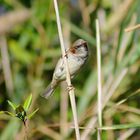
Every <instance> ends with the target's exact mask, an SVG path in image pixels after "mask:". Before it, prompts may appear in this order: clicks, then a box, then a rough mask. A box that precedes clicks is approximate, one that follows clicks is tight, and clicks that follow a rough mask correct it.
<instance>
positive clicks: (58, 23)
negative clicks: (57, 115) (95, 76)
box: [54, 0, 80, 140]
mask: <svg viewBox="0 0 140 140" xmlns="http://www.w3.org/2000/svg"><path fill="white" fill-rule="evenodd" d="M54 8H55V13H56V20H57V27H58V34H59V39H60V44H61V51H62V57H63V60H64V64H65V70H66V82H67V85H68V87H69V96H70V102H71V106H72V112H73V119H74V125H75V132H76V139H77V140H80V132H79V126H78V119H77V110H76V102H75V95H74V88H70V87H72V85H71V78H70V73H69V66H68V62H67V58H66V51H65V46H64V39H63V34H62V28H61V22H60V16H59V10H58V4H57V0H54Z"/></svg>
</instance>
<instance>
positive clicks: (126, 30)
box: [124, 24, 140, 32]
mask: <svg viewBox="0 0 140 140" xmlns="http://www.w3.org/2000/svg"><path fill="white" fill-rule="evenodd" d="M138 28H140V24H137V25H135V26H132V27H128V28H126V29H125V30H124V31H125V32H130V31H133V30H136V29H138Z"/></svg>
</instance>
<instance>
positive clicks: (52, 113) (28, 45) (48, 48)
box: [0, 0, 140, 140]
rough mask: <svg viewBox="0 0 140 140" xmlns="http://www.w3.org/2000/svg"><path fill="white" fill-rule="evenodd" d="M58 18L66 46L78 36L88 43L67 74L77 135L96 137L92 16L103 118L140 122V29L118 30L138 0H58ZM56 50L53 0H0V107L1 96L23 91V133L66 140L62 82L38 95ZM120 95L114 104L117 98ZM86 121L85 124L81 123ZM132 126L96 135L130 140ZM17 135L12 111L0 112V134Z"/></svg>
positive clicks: (18, 139) (36, 139)
mask: <svg viewBox="0 0 140 140" xmlns="http://www.w3.org/2000/svg"><path fill="white" fill-rule="evenodd" d="M58 3H59V10H60V17H61V21H62V28H63V34H64V40H65V46H66V47H69V46H70V45H71V44H72V42H74V41H75V40H76V39H78V38H83V39H85V40H86V41H87V42H88V45H89V50H90V57H89V59H88V61H87V63H86V65H85V66H84V67H83V69H82V70H81V71H80V72H79V74H78V75H77V76H76V77H75V78H74V79H73V80H72V84H73V85H74V87H75V96H76V102H77V111H78V120H79V125H80V126H81V127H82V129H80V132H81V138H82V140H96V131H95V129H94V128H95V127H96V126H97V106H96V103H97V62H96V61H97V60H96V41H95V40H96V39H95V36H96V29H95V19H96V18H97V17H98V19H99V22H100V33H101V50H102V54H101V55H102V88H103V89H102V94H103V107H104V109H103V124H104V125H109V126H112V125H114V124H129V123H139V122H140V110H139V107H140V96H139V87H140V84H139V83H140V59H139V58H140V31H139V29H137V30H135V31H131V32H125V31H124V29H125V28H127V27H130V26H134V25H136V24H139V23H140V16H139V15H140V8H139V5H140V1H139V0H123V1H122V0H113V1H110V0H59V2H58ZM60 56H61V50H60V42H59V37H58V31H57V24H56V16H55V10H54V6H53V0H0V110H10V108H9V106H8V103H7V99H8V100H11V101H12V102H14V103H16V104H21V103H23V102H24V100H25V99H26V97H27V96H29V94H30V93H32V94H33V102H32V105H31V109H30V111H32V110H34V109H35V108H39V111H38V112H37V114H36V115H35V116H34V117H33V119H31V120H30V121H29V123H28V130H27V133H28V139H30V140H74V139H75V132H74V127H73V116H72V112H71V106H70V103H69V97H68V94H67V92H66V85H65V83H62V84H60V86H59V87H58V88H57V89H56V91H55V93H54V94H53V96H51V97H50V98H49V99H48V100H45V99H44V98H42V97H40V93H42V92H43V91H44V89H45V88H46V87H47V85H48V84H49V83H50V82H51V78H52V74H53V70H54V68H55V65H56V63H57V60H58V59H59V57H60ZM123 99H126V101H125V102H123V103H122V104H120V105H117V103H118V102H119V101H122V100H123ZM85 127H86V128H85ZM139 137H140V131H139V129H137V128H133V129H132V128H131V129H123V130H117V131H114V130H108V131H103V135H102V139H103V140H125V139H128V140H138V139H139ZM22 139H24V127H23V125H22V123H21V122H20V121H19V120H17V119H16V118H12V119H11V117H9V116H7V115H0V140H22Z"/></svg>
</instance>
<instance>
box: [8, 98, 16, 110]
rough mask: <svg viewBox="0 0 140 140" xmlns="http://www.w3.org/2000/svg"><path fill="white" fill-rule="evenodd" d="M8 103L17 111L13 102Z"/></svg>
mask: <svg viewBox="0 0 140 140" xmlns="http://www.w3.org/2000/svg"><path fill="white" fill-rule="evenodd" d="M7 102H8V104H9V105H10V106H11V107H12V108H13V109H14V110H16V107H17V106H16V105H15V104H14V103H12V102H11V101H9V100H8V101H7Z"/></svg>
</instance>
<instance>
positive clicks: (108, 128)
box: [98, 123, 140, 130]
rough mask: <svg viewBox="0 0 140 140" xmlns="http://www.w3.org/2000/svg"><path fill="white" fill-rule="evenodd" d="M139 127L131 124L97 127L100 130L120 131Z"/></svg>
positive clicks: (138, 124)
mask: <svg viewBox="0 0 140 140" xmlns="http://www.w3.org/2000/svg"><path fill="white" fill-rule="evenodd" d="M137 127H140V123H131V124H118V125H113V126H103V127H99V128H98V129H100V130H120V129H129V128H137Z"/></svg>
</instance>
